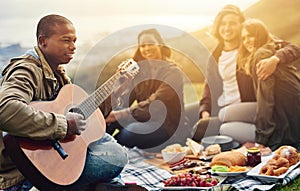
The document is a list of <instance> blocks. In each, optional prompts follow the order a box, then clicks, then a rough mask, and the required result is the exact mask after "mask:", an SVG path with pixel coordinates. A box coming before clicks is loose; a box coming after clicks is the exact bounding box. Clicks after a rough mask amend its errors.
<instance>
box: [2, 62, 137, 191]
mask: <svg viewBox="0 0 300 191" xmlns="http://www.w3.org/2000/svg"><path fill="white" fill-rule="evenodd" d="M138 71H139V66H138V65H137V63H136V62H135V61H134V60H133V59H128V60H125V61H123V62H122V63H121V64H120V65H119V67H118V72H117V73H115V74H114V75H113V76H112V77H111V78H109V79H108V80H107V81H106V82H105V83H103V84H102V85H101V86H100V87H99V88H98V89H97V90H96V91H95V92H93V93H92V94H91V95H87V93H86V92H85V91H84V90H83V89H81V88H80V87H79V86H76V85H74V84H68V85H65V86H63V87H62V89H61V90H60V91H59V94H58V96H57V97H56V99H55V100H53V101H41V102H31V103H30V105H31V106H32V107H34V108H35V109H37V110H42V111H45V112H53V113H58V114H66V113H67V112H69V111H72V112H77V113H80V114H82V115H83V116H84V117H85V119H86V120H87V128H86V130H85V131H83V132H82V133H81V135H76V136H75V135H74V136H73V137H69V138H66V139H64V140H61V141H58V140H44V141H36V140H32V139H29V138H22V137H17V136H13V135H10V134H6V135H4V138H3V140H4V145H5V148H6V150H7V152H8V154H9V156H10V158H11V159H12V161H13V162H14V163H15V165H16V166H17V168H18V169H19V170H20V172H21V173H22V174H23V175H24V176H25V177H26V178H27V179H28V180H29V181H30V182H31V183H32V184H33V185H34V186H35V187H37V188H38V189H40V190H51V191H52V190H64V189H65V188H66V187H67V186H68V185H71V184H72V183H74V182H75V181H76V180H77V179H78V178H79V177H80V175H81V173H82V171H83V168H84V164H85V160H86V153H87V147H88V146H89V144H90V143H92V142H94V141H96V140H99V139H100V138H101V137H102V136H103V135H104V134H105V131H106V125H105V120H104V117H103V115H102V113H101V111H100V109H99V108H98V107H99V105H100V104H101V103H102V102H103V101H104V100H105V99H106V98H108V96H109V95H110V94H111V92H112V91H113V90H114V83H115V82H116V80H118V79H119V78H121V77H122V75H123V74H124V72H127V73H130V74H131V75H132V76H134V75H136V74H137V73H138Z"/></svg>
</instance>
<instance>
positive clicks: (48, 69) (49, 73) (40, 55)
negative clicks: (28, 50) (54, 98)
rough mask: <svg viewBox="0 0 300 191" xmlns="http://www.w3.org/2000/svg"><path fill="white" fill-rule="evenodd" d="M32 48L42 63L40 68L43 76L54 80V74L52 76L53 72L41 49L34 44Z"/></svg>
mask: <svg viewBox="0 0 300 191" xmlns="http://www.w3.org/2000/svg"><path fill="white" fill-rule="evenodd" d="M34 50H35V53H36V54H37V56H38V59H39V60H40V61H41V64H42V68H43V73H44V76H45V77H46V78H47V79H52V80H55V79H56V78H55V76H54V73H53V71H52V69H51V67H50V65H49V63H48V62H47V60H46V59H45V57H44V55H43V53H42V51H41V50H40V49H39V47H37V46H35V47H34Z"/></svg>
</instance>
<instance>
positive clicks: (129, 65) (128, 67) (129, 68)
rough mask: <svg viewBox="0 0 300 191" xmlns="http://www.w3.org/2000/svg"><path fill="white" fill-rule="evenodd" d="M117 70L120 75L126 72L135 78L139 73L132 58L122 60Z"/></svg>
mask: <svg viewBox="0 0 300 191" xmlns="http://www.w3.org/2000/svg"><path fill="white" fill-rule="evenodd" d="M118 70H119V71H120V72H121V74H122V73H124V72H127V73H130V74H131V75H132V76H135V75H136V74H137V73H138V72H139V70H140V67H139V65H138V64H137V63H136V61H134V60H133V59H132V58H129V59H127V60H124V61H123V62H122V63H121V64H120V65H119V66H118Z"/></svg>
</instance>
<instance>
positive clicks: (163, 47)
mask: <svg viewBox="0 0 300 191" xmlns="http://www.w3.org/2000/svg"><path fill="white" fill-rule="evenodd" d="M145 34H150V35H153V36H154V38H155V39H156V40H157V42H158V44H159V45H160V47H161V54H162V59H163V60H166V59H168V58H170V56H171V49H170V48H169V47H167V46H166V45H165V43H164V41H163V39H162V37H161V35H160V34H159V32H158V31H157V30H156V29H155V28H152V29H147V30H143V31H142V32H140V33H139V35H138V47H137V49H136V51H135V53H134V56H133V59H134V60H135V61H141V60H145V58H143V56H142V55H141V52H140V48H139V46H140V38H141V36H142V35H145Z"/></svg>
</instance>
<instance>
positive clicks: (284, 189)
mask: <svg viewBox="0 0 300 191" xmlns="http://www.w3.org/2000/svg"><path fill="white" fill-rule="evenodd" d="M273 190H274V191H293V190H295V191H296V190H297V191H298V190H300V177H299V176H298V178H296V179H295V180H293V181H291V182H290V183H289V184H287V185H285V186H281V185H277V186H275V188H274V189H273Z"/></svg>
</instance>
